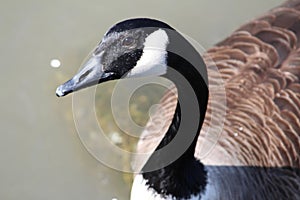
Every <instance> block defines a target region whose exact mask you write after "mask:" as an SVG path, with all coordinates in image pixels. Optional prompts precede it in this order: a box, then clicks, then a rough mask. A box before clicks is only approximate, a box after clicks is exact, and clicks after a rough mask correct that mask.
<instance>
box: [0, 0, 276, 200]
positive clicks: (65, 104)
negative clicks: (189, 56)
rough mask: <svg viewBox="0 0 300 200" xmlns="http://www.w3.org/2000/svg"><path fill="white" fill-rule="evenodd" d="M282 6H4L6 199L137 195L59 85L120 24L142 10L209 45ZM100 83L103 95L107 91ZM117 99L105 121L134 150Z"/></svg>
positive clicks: (230, 2) (1, 143) (2, 185)
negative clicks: (95, 145) (96, 148)
mask: <svg viewBox="0 0 300 200" xmlns="http://www.w3.org/2000/svg"><path fill="white" fill-rule="evenodd" d="M279 2H281V0H268V1H259V0H255V1H247V2H246V1H239V0H226V1H220V2H218V6H216V5H215V2H214V1H208V0H203V1H199V2H196V1H191V2H178V3H174V2H171V1H163V2H158V1H157V2H155V1H148V2H145V1H138V0H134V1H119V2H117V3H116V2H112V1H102V2H99V1H89V3H84V2H83V1H77V0H75V1H70V0H66V1H55V0H54V1H46V2H40V1H35V0H28V1H17V2H16V1H5V2H2V6H1V8H0V10H1V19H0V23H1V37H0V43H1V54H0V55H1V65H2V67H1V70H2V72H1V75H2V77H1V79H0V84H1V86H2V87H1V92H2V96H1V100H0V101H1V122H2V123H1V140H0V158H1V165H0V177H1V180H0V199H10V200H19V199H24V200H27V199H28V200H29V199H30V200H35V199H64V200H66V199H72V200H76V199H78V200H81V199H113V198H116V199H118V200H122V199H128V197H129V189H130V184H129V182H130V175H127V174H125V175H124V174H122V173H120V172H117V171H115V170H112V169H109V168H107V167H105V166H104V165H102V164H101V163H99V162H98V161H97V160H96V159H94V158H93V157H92V156H91V155H90V154H89V153H88V152H87V151H86V150H85V148H84V147H83V145H82V143H81V142H80V140H79V137H78V136H77V133H76V129H75V126H74V121H73V114H72V101H71V100H72V99H71V97H70V96H68V97H65V98H62V99H58V98H57V97H56V96H55V88H56V87H57V86H58V85H59V84H60V83H62V82H64V81H65V80H67V79H68V78H69V77H71V76H72V75H73V74H74V73H75V72H76V71H77V69H78V68H79V66H80V63H81V62H82V60H83V59H84V57H85V56H86V55H87V54H88V52H89V51H90V50H91V49H92V48H93V46H94V45H95V44H96V43H98V41H99V40H100V38H101V36H102V35H103V34H104V33H105V31H106V29H107V28H108V27H110V26H111V25H112V24H113V23H115V22H116V21H120V20H121V19H124V18H128V17H133V16H150V17H153V18H159V19H162V20H164V21H167V22H169V23H170V24H172V25H173V26H174V27H176V28H178V29H179V30H180V31H182V32H183V33H185V34H187V35H189V36H191V37H193V38H194V39H196V40H197V41H199V42H200V43H201V44H203V45H204V47H209V46H211V45H212V44H213V43H215V42H217V41H218V40H220V39H221V38H223V37H224V36H225V35H227V34H229V33H230V32H231V31H232V30H233V29H235V28H236V27H237V26H238V25H239V24H241V22H243V21H246V20H249V19H250V18H252V17H253V16H255V15H257V14H259V13H262V12H263V11H264V10H267V9H268V8H271V7H273V6H274V5H277V4H278V3H279ZM171 3H172V9H170V4H171ZM120 8H122V9H120ZM133 8H134V9H133ZM183 8H184V9H185V10H184V11H183ZM195 22H197V24H195ZM52 59H57V60H59V61H60V64H59V63H58V62H57V61H55V60H52ZM51 60H52V61H54V63H52V64H50V62H51ZM49 64H50V65H51V66H53V67H55V66H57V67H58V66H59V65H60V67H59V68H53V67H51V66H49ZM106 87H107V88H105V89H103V91H106V93H107V94H108V96H109V90H110V89H109V88H108V86H106ZM100 89H101V88H98V90H97V95H99V96H101V95H104V93H102V92H101V94H100V93H99V90H100ZM140 92H141V93H139V94H138V93H137V94H136V95H137V97H136V100H133V102H135V103H133V104H132V107H130V109H131V111H132V112H133V115H135V117H133V118H134V119H135V120H136V123H137V124H140V125H143V124H144V123H145V120H146V119H147V113H146V114H145V115H143V116H145V118H142V117H141V115H142V114H143V113H144V111H145V110H147V109H148V108H149V106H150V104H151V103H153V102H151V101H149V102H148V101H147V100H145V99H146V98H145V97H144V96H143V95H142V92H143V91H142V89H141V91H140ZM108 96H103V97H101V98H105V99H106V100H104V101H102V100H101V101H100V99H101V98H100V97H99V101H97V105H96V108H97V115H99V116H98V117H99V118H100V119H101V117H104V118H107V119H105V120H101V123H103V124H106V125H104V126H105V127H106V128H105V129H106V130H108V132H107V134H109V137H111V138H112V139H113V140H115V141H119V142H117V143H118V145H121V146H122V147H123V148H132V146H131V144H132V142H131V141H129V142H128V141H127V140H122V142H121V140H120V138H119V136H120V135H118V134H120V132H118V129H117V128H115V127H114V126H113V125H111V124H110V123H108V122H109V121H110V120H111V119H110V117H109V115H106V114H104V115H102V113H101V107H102V108H103V107H104V108H105V109H106V108H108V107H107V106H106V105H105V104H106V103H107V99H108ZM141 104H147V105H146V106H145V107H141V106H140V105H141ZM105 112H109V111H105ZM100 115H102V116H100ZM124 141H126V142H124ZM125 143H126V144H125ZM129 143H130V145H129ZM112 159H114V158H112ZM122 159H125V161H122V162H124V163H126V162H127V161H126V158H122ZM124 167H129V166H126V165H124Z"/></svg>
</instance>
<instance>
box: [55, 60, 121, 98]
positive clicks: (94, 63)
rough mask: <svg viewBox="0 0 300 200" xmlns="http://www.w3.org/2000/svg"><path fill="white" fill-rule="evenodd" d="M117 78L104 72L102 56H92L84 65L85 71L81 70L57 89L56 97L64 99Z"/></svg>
mask: <svg viewBox="0 0 300 200" xmlns="http://www.w3.org/2000/svg"><path fill="white" fill-rule="evenodd" d="M116 78H117V77H116V76H115V74H114V73H113V72H104V71H103V66H102V64H101V62H100V56H91V58H89V60H88V61H87V62H86V63H85V64H84V65H83V69H81V70H80V71H79V72H78V73H77V74H76V75H75V76H74V77H73V78H72V79H70V80H68V81H67V82H65V83H64V84H62V85H60V86H59V87H58V88H57V89H56V95H57V96H58V97H62V96H65V95H67V94H69V93H72V92H74V91H77V90H80V89H83V88H86V87H89V86H92V85H97V84H99V83H102V82H106V81H109V80H113V79H116Z"/></svg>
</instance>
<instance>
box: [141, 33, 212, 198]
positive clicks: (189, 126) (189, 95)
mask: <svg viewBox="0 0 300 200" xmlns="http://www.w3.org/2000/svg"><path fill="white" fill-rule="evenodd" d="M180 39H182V40H178V38H177V40H176V42H177V44H176V46H175V47H177V48H176V49H178V46H177V45H179V46H180V47H181V49H182V48H183V51H182V52H174V51H168V59H167V60H168V66H169V68H170V69H168V72H167V74H165V75H164V77H166V78H168V79H169V80H171V81H173V83H174V84H175V85H176V87H177V91H178V103H177V107H176V110H175V114H174V117H173V120H172V123H171V125H170V127H169V129H168V131H167V132H166V133H165V136H164V138H163V139H162V141H161V142H160V144H159V145H158V147H157V149H156V150H155V152H154V153H153V155H151V157H150V158H149V160H148V161H147V163H146V164H145V166H144V167H143V170H142V173H143V177H144V179H145V180H146V181H147V184H148V185H149V187H151V188H153V189H154V190H155V191H156V192H158V193H159V194H161V195H163V196H166V195H172V196H173V197H176V198H189V197H190V196H191V195H197V194H200V193H201V192H202V191H204V188H205V185H206V183H207V180H206V171H205V169H204V166H203V164H202V163H201V162H200V161H199V160H197V159H196V158H195V157H194V153H195V148H196V144H197V140H198V136H199V133H200V129H201V126H202V123H203V120H204V117H205V112H206V107H207V101H208V87H207V84H206V83H207V72H206V67H205V64H204V62H203V60H202V58H201V56H200V55H199V53H198V52H197V51H196V50H194V48H193V47H191V45H190V44H189V43H187V42H186V41H185V40H184V39H183V38H180ZM173 44H174V43H173ZM184 45H186V46H184ZM175 47H174V46H173V47H172V46H171V47H170V48H173V49H175ZM184 50H188V51H184ZM189 61H191V62H189ZM194 66H196V67H197V68H200V70H199V69H197V68H196V67H194ZM176 72H178V73H179V74H180V76H181V77H180V76H179V74H176ZM176 138H177V139H178V140H177V141H180V142H179V143H178V142H176ZM174 140H175V142H174V143H175V144H173V141H174ZM172 145H173V148H171V151H170V150H166V151H164V149H165V148H163V147H167V146H171V147H172ZM182 146H185V147H182ZM159 150H162V152H160V151H159ZM178 151H181V152H178ZM178 153H180V154H178ZM176 154H178V156H177V157H176V159H174V160H170V159H169V158H170V157H172V156H173V155H176ZM170 161H172V162H170ZM153 167H155V168H156V169H155V170H154V171H153V170H152V169H153Z"/></svg>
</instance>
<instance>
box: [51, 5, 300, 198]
mask: <svg viewBox="0 0 300 200" xmlns="http://www.w3.org/2000/svg"><path fill="white" fill-rule="evenodd" d="M299 41H300V1H299V0H290V1H286V2H285V3H284V4H282V5H281V6H280V7H277V8H275V9H273V10H271V11H270V12H268V13H267V14H265V15H264V16H262V17H259V18H257V19H255V20H253V21H251V22H249V23H247V24H245V25H244V26H242V27H241V28H239V29H238V30H237V31H235V32H234V33H233V34H232V35H231V36H229V37H228V38H226V39H225V40H224V41H222V42H220V43H218V44H217V45H216V46H215V47H213V48H212V49H210V50H208V51H207V52H206V53H205V55H203V58H204V62H205V63H206V66H207V71H206V67H205V65H204V63H203V60H202V58H201V56H200V55H199V54H198V53H197V51H196V50H195V49H194V48H193V47H192V45H190V43H189V42H188V41H187V40H186V39H184V37H182V36H181V35H180V34H179V33H178V32H176V31H175V30H174V29H173V28H172V27H170V26H169V25H167V24H165V23H163V22H161V21H158V20H153V19H147V18H137V19H129V20H125V21H122V22H119V23H117V24H116V25H114V26H113V27H112V28H110V29H109V31H108V32H107V33H106V34H105V35H104V37H103V39H102V41H101V42H100V43H99V45H98V46H97V48H96V49H95V51H94V53H93V55H92V56H91V58H90V59H89V60H88V62H87V63H86V64H85V67H84V68H83V69H82V70H81V71H80V72H78V74H76V75H75V76H74V77H73V78H72V79H70V80H69V81H67V82H66V83H64V84H63V85H61V86H59V87H58V88H57V91H56V94H57V96H64V95H67V94H68V93H71V92H74V91H77V90H79V89H82V88H85V87H88V86H91V85H95V84H99V83H102V82H105V81H109V80H114V79H120V78H123V77H125V78H131V77H143V76H151V75H155V76H163V77H166V78H168V79H171V80H172V81H173V82H174V84H175V86H176V89H177V95H176V94H174V93H173V92H172V91H169V92H167V93H166V95H165V97H164V98H163V99H162V102H161V105H162V107H165V108H166V107H167V109H166V110H165V111H166V112H167V113H166V112H161V113H157V114H156V115H157V116H158V115H163V116H164V117H165V119H166V120H167V121H168V123H166V124H168V126H167V127H164V130H165V131H160V132H155V131H152V130H151V129H150V128H149V127H151V126H152V127H153V124H151V122H150V124H148V126H147V128H146V131H145V132H144V133H143V137H142V138H141V140H140V142H139V144H138V151H143V148H148V147H149V148H150V149H151V148H152V149H153V148H154V149H155V150H160V149H161V148H163V147H165V146H166V145H167V144H169V143H170V142H171V141H172V139H174V138H175V136H176V135H177V132H178V129H179V125H180V126H181V125H182V124H183V127H185V128H186V129H188V130H186V129H184V130H183V132H184V133H185V136H186V137H188V138H189V139H191V138H192V140H191V143H189V146H188V148H187V149H186V150H185V151H184V152H183V154H182V155H180V156H179V157H178V158H177V159H176V160H175V161H174V162H171V163H168V162H167V161H166V160H168V157H169V156H172V155H170V154H164V153H161V154H155V152H157V151H155V152H154V153H153V156H151V157H150V158H149V159H148V160H147V162H146V164H145V165H144V166H143V168H142V170H141V174H139V175H136V177H135V180H134V183H133V188H132V194H131V199H132V200H135V199H143V200H144V199H156V200H159V199H161V200H163V199H202V200H203V199H209V200H212V199H213V200H214V199H225V200H227V199H234V200H236V199H243V200H244V199H300V158H299V154H300V120H299V119H300V59H299V57H300V42H299ZM153 48H155V49H153ZM178 48H179V49H178ZM181 48H182V49H183V50H182V49H181ZM177 53H178V54H177ZM186 58H187V59H186ZM214 63H215V64H216V66H217V67H218V69H219V71H220V73H221V78H222V80H223V81H224V87H225V92H226V107H225V108H223V107H222V105H220V108H218V102H219V101H221V100H222V98H223V96H222V95H220V96H218V95H216V96H215V97H211V95H210V96H209V93H208V87H207V83H208V82H209V89H210V88H211V85H214V84H215V82H214V78H215V77H214V71H213V70H211V66H212V65H214ZM172 69H175V70H176V71H179V72H180V73H181V74H182V75H183V76H184V77H185V78H186V79H187V81H188V84H189V85H190V86H191V89H192V90H190V89H188V88H187V85H185V84H186V83H184V82H182V81H181V80H179V79H177V77H176V76H174V74H172V73H171V74H170V72H171V71H172ZM189 92H195V97H196V100H197V103H198V104H195V105H196V106H197V105H199V106H198V108H192V109H190V108H189V107H188V106H186V103H187V102H188V101H189V99H190V98H189V96H188V95H190V94H192V93H189ZM177 97H178V99H179V100H177ZM208 99H209V101H208ZM178 101H179V102H180V104H179V103H178ZM193 105H194V104H193ZM207 105H208V107H207ZM212 105H216V107H217V110H218V109H220V110H222V109H225V111H226V116H225V117H224V126H223V127H222V134H221V136H220V138H218V141H217V143H216V144H215V146H214V148H213V149H212V150H211V152H210V153H209V155H208V156H207V157H205V158H203V159H201V158H200V157H201V156H200V155H199V154H200V153H199V149H198V146H199V144H200V143H201V142H205V139H206V138H204V137H202V133H204V129H205V128H207V127H208V126H209V123H210V119H211V117H212V115H211V108H212ZM183 108H185V109H189V110H188V116H187V115H186V113H184V112H186V111H185V110H184V109H183ZM206 111H207V112H206ZM170 113H171V114H170ZM170 116H171V117H170ZM183 116H185V117H187V118H188V120H186V118H184V117H183ZM195 119H196V121H195ZM215 120H222V119H215ZM154 121H155V120H154ZM152 123H153V122H152ZM201 127H202V129H201ZM214 128H218V127H212V129H211V130H210V131H212V132H213V131H215V130H214ZM200 129H201V131H200ZM190 130H194V131H195V132H190ZM199 133H200V135H199ZM209 133H210V132H209ZM209 133H208V134H209ZM198 136H199V137H198ZM157 138H159V139H157ZM180 139H182V142H183V143H185V142H186V141H185V139H184V138H180ZM154 140H155V141H156V142H155V144H153V141H154ZM157 140H159V141H157ZM173 148H174V147H173ZM174 150H175V149H174ZM172 152H173V151H172ZM172 152H171V153H172ZM169 153H170V152H169ZM153 166H157V169H155V170H154V171H151V170H148V169H150V168H151V167H153Z"/></svg>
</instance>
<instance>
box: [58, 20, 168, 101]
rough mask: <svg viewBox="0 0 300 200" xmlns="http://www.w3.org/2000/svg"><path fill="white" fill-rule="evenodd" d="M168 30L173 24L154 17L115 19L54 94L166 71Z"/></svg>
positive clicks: (62, 94)
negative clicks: (85, 60) (87, 56)
mask: <svg viewBox="0 0 300 200" xmlns="http://www.w3.org/2000/svg"><path fill="white" fill-rule="evenodd" d="M169 30H173V28H171V27H170V26H169V25H167V24H166V23H163V22H161V21H158V20H154V19H146V18H137V19H129V20H125V21H122V22H119V23H117V24H116V25H114V26H113V27H111V28H110V29H109V30H108V31H107V32H106V34H105V35H104V37H103V39H102V40H101V42H100V43H99V44H98V45H97V47H96V48H95V49H94V51H93V52H92V54H91V56H90V58H88V60H87V62H86V63H85V64H84V65H83V68H82V69H81V70H80V71H79V72H78V73H77V74H76V75H75V76H74V77H73V78H72V79H70V80H69V81H67V82H66V83H64V84H62V85H61V86H59V87H58V88H57V90H56V94H57V96H59V97H61V96H65V95H67V94H69V93H72V92H74V91H77V90H80V89H82V88H86V87H89V86H92V85H96V84H99V83H102V82H106V81H109V80H115V79H121V78H131V77H143V76H149V75H162V74H164V73H166V70H167V46H168V44H169V36H168V34H167V32H168V31H169Z"/></svg>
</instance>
